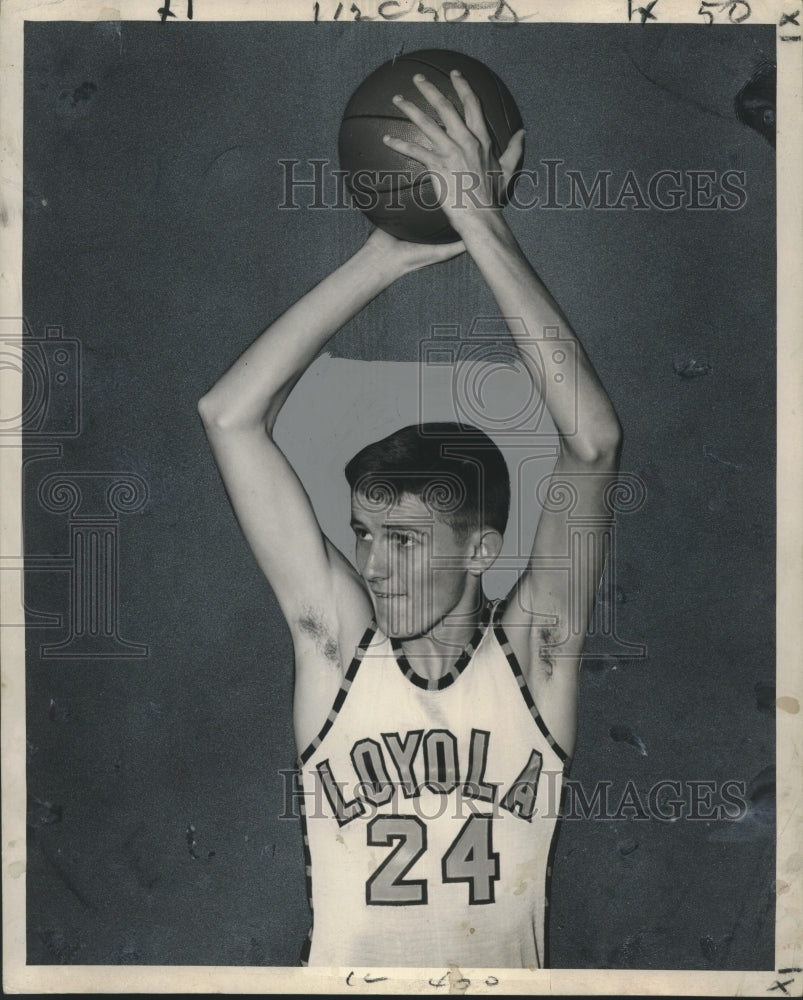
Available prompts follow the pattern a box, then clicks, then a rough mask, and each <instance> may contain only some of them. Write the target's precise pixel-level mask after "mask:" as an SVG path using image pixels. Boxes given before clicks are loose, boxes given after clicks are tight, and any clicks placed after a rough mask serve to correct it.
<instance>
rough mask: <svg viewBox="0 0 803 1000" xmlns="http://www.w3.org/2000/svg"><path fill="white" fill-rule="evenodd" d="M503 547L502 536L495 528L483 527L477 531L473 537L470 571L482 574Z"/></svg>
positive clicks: (473, 573) (477, 574)
mask: <svg viewBox="0 0 803 1000" xmlns="http://www.w3.org/2000/svg"><path fill="white" fill-rule="evenodd" d="M501 549H502V536H501V535H500V534H499V532H498V531H495V530H494V529H493V528H482V529H481V530H480V531H477V532H475V533H474V534H473V535H472V539H471V550H470V554H469V561H468V567H467V568H468V571H469V573H471V574H472V575H473V576H481V575H482V574H483V573H484V572H485V570H486V569H488V568H489V567H490V566H491V564H492V563H493V562H494V560H495V559H496V557H497V556H498V555H499V553H500V551H501Z"/></svg>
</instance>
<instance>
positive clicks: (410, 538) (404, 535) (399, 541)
mask: <svg viewBox="0 0 803 1000" xmlns="http://www.w3.org/2000/svg"><path fill="white" fill-rule="evenodd" d="M390 540H391V541H392V542H393V544H394V545H397V546H398V547H399V548H401V549H411V548H412V547H413V545H415V541H416V538H415V535H414V534H412V532H410V531H391V532H390Z"/></svg>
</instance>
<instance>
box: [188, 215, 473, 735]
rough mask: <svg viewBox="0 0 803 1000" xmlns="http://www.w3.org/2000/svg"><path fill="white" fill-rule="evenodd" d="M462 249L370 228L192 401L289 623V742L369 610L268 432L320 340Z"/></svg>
mask: <svg viewBox="0 0 803 1000" xmlns="http://www.w3.org/2000/svg"><path fill="white" fill-rule="evenodd" d="M461 250H462V246H461V245H460V244H454V245H452V246H451V247H438V248H430V247H416V246H413V245H411V244H403V243H399V242H398V241H395V240H392V239H391V238H390V237H388V236H386V235H385V234H384V233H379V232H377V233H374V234H372V236H371V237H370V238H369V240H368V242H367V243H366V244H365V246H363V247H362V248H361V249H360V250H359V251H358V252H357V253H356V254H355V255H354V256H353V257H351V258H350V259H349V260H348V261H346V262H345V263H344V264H343V265H342V266H340V267H339V268H337V270H336V271H334V272H333V273H332V274H331V275H329V276H328V277H327V278H326V279H324V280H323V281H322V282H321V283H320V284H318V285H317V286H315V287H314V288H313V289H312V290H311V291H310V292H308V293H307V294H306V295H305V296H304V297H303V298H301V299H300V300H299V301H298V302H297V303H295V305H293V306H292V307H291V308H290V309H288V310H287V312H285V313H284V314H283V315H282V316H280V317H279V318H278V319H277V320H276V321H275V322H274V323H273V324H272V325H271V326H270V327H268V329H267V330H265V332H264V333H262V335H261V336H260V337H259V338H258V339H257V340H256V341H255V342H254V343H253V344H252V345H251V346H250V347H249V348H248V349H247V350H246V351H245V352H244V353H243V354H242V356H241V357H240V358H239V359H238V360H237V361H236V362H235V363H234V365H232V367H231V368H230V369H229V370H228V371H227V372H226V373H225V374H224V375H223V376H222V378H221V379H220V380H219V381H218V382H217V383H216V384H215V385H214V386H213V387H212V389H211V390H210V391H209V392H208V393H207V394H206V395H205V396H204V397H203V398H202V399H201V400H200V401H199V404H198V410H199V413H200V415H201V418H202V420H203V423H204V427H205V430H206V433H207V436H208V439H209V442H210V445H211V447H212V451H213V454H214V457H215V460H216V462H217V464H218V467H219V469H220V472H221V475H222V477H223V481H224V483H225V486H226V490H227V492H228V495H229V499H230V500H231V504H232V507H233V508H234V512H235V514H236V516H237V520H238V522H239V524H240V527H241V528H242V531H243V533H244V535H245V537H246V539H247V541H248V543H249V545H250V547H251V549H252V551H253V553H254V556H255V557H256V559H257V562H258V564H259V566H260V567H261V569H262V570H263V572H264V573H265V575H266V577H267V579H268V581H269V583H270V585H271V587H272V588H273V591H274V593H275V595H276V599H277V601H278V602H279V605H280V607H281V609H282V612H283V614H284V616H285V619H286V620H287V623H288V625H289V628H290V632H291V635H292V638H293V647H294V651H295V661H296V685H295V704H294V720H295V728H296V737H297V742H298V744H299V749H302V748H303V746H305V745H306V744H307V743H309V741H310V740H311V739H312V738H313V737H314V736H315V734H316V733H317V731H318V729H319V728H320V726H321V725H322V723H323V720H324V719H325V717H326V715H327V713H328V712H329V709H330V708H331V705H332V701H333V699H334V697H335V694H336V693H337V690H338V687H339V685H340V683H341V680H342V672H343V668H344V666H345V665H347V664H348V662H349V661H350V659H351V656H352V655H353V652H354V649H355V647H356V645H357V643H358V642H359V640H360V637H361V635H362V633H363V631H364V630H365V628H366V626H367V624H368V623H369V621H370V618H371V605H370V601H369V600H368V597H367V595H366V593H365V590H364V587H363V585H362V581H361V580H360V578H359V576H358V575H357V573H356V571H355V570H354V569H353V568H352V566H351V564H350V563H349V562H348V560H347V559H346V558H345V557H344V556H343V555H342V554H341V553H340V552H338V551H337V549H336V548H335V547H334V545H332V543H331V542H330V541H329V540H328V539H327V538H325V537H324V535H323V534H322V532H321V529H320V526H319V525H318V522H317V519H316V517H315V513H314V511H313V509H312V505H311V503H310V501H309V497H308V496H307V494H306V492H305V490H304V487H303V486H302V484H301V482H300V481H299V479H298V477H297V476H296V474H295V472H294V470H293V468H292V467H291V465H290V463H289V462H288V461H287V459H286V457H285V456H284V455H283V454H282V452H281V451H280V449H279V448H278V447H277V445H276V443H275V442H274V440H273V427H274V424H275V421H276V417H277V415H278V413H279V411H280V409H281V407H282V405H283V404H284V402H285V400H286V399H287V396H288V395H289V393H290V391H291V390H292V388H293V386H294V385H295V384H296V382H297V381H298V379H299V378H300V377H301V375H302V374H303V372H304V371H305V370H306V368H307V367H308V366H309V364H310V363H311V361H312V360H313V359H314V358H315V356H316V354H317V353H318V351H319V350H320V349H321V347H323V345H324V344H325V343H326V341H327V340H328V339H329V338H330V337H331V336H332V334H333V333H335V331H336V330H338V329H339V328H340V327H341V326H342V325H343V324H344V323H345V322H347V321H348V320H349V319H350V318H351V317H352V316H354V315H355V314H356V313H357V312H359V310H360V309H362V308H363V307H364V306H365V305H366V304H367V303H368V302H369V301H370V300H371V299H373V298H374V297H375V296H376V295H378V294H379V293H380V292H382V291H383V290H384V289H385V288H387V287H388V286H389V285H390V284H391V283H392V282H393V281H394V280H395V279H396V278H398V277H400V276H401V275H402V274H404V273H406V272H408V271H410V270H414V269H415V268H417V267H420V266H423V265H424V264H426V263H429V262H431V261H433V260H438V259H446V257H448V256H453V255H454V254H455V253H458V252H460V251H461Z"/></svg>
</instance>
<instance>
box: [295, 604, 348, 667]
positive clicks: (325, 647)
mask: <svg viewBox="0 0 803 1000" xmlns="http://www.w3.org/2000/svg"><path fill="white" fill-rule="evenodd" d="M298 627H299V630H300V631H301V632H302V633H303V634H304V635H307V636H309V637H310V638H311V639H312V640H313V642H314V643H315V648H316V650H317V651H318V652H319V653H320V654H321V656H323V657H324V658H325V659H327V660H329V661H330V662H331V663H334V664H338V663H339V657H338V644H337V637H336V636H335V633H334V632H333V630H332V629H331V628H330V627H329V625H328V624H327V623H326V621H325V619H324V617H323V615H321V614H320V612H318V611H316V610H315V609H314V608H305V609H304V611H303V613H302V615H301V617H300V618H299V619H298Z"/></svg>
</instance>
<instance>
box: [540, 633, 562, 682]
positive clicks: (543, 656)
mask: <svg viewBox="0 0 803 1000" xmlns="http://www.w3.org/2000/svg"><path fill="white" fill-rule="evenodd" d="M535 641H536V644H537V645H536V650H535V653H536V660H537V662H538V663H540V664H541V665H542V667H543V668H544V673H545V674H546V675H547V677H551V676H552V671H553V670H554V669H555V658H554V656H553V653H552V650H553V648H554V647H555V646H556V645H557V644H558V642H559V641H560V633H559V631H558V629H557V628H554V627H552V626H549V625H542V626H541V627H540V628H538V629H536V630H535Z"/></svg>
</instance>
